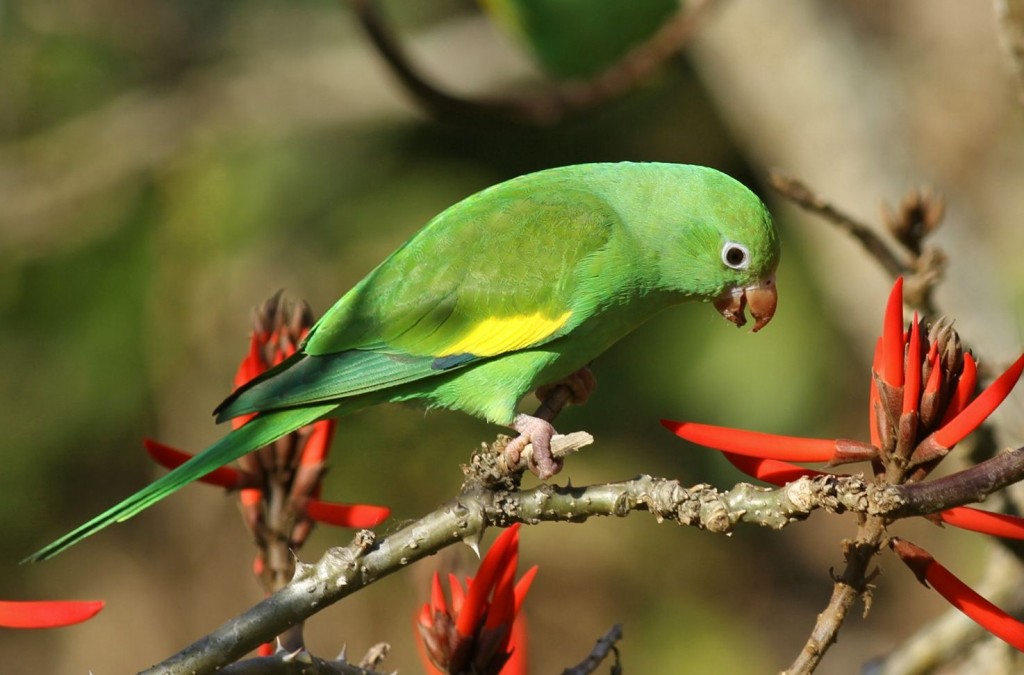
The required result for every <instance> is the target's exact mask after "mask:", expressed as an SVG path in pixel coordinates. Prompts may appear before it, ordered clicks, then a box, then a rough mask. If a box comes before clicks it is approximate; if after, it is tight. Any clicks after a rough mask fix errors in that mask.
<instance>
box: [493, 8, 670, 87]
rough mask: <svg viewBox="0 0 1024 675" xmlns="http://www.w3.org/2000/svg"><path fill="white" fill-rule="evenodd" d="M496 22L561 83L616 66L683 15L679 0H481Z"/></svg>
mask: <svg viewBox="0 0 1024 675" xmlns="http://www.w3.org/2000/svg"><path fill="white" fill-rule="evenodd" d="M480 4H481V5H482V6H483V7H484V9H485V10H486V11H487V13H488V14H489V15H490V16H491V18H492V19H493V20H494V21H495V23H497V24H498V25H499V26H501V27H502V29H504V30H505V31H506V32H508V33H510V34H511V35H513V36H514V37H515V38H516V39H518V40H519V41H520V42H522V43H524V45H525V46H526V47H527V48H528V49H529V50H530V52H531V53H532V54H533V56H534V58H535V59H536V60H537V62H538V63H539V64H540V66H541V67H542V68H543V69H544V71H545V72H547V73H548V74H550V75H553V76H554V77H556V78H558V79H572V78H586V77H591V76H593V75H596V74H598V73H599V72H601V71H602V70H604V69H606V68H608V67H609V66H612V65H614V64H615V63H617V62H618V61H619V60H620V59H622V58H623V57H624V56H625V55H626V54H628V53H629V51H630V50H632V49H634V48H635V47H637V46H639V45H640V44H642V43H643V42H645V41H646V40H648V39H650V37H651V36H652V35H654V33H655V32H657V30H658V29H659V28H661V27H662V26H663V25H664V24H665V23H666V22H667V21H668V19H669V18H670V17H671V16H672V15H673V14H675V13H676V12H678V11H679V8H680V4H681V3H680V1H679V0H630V1H629V2H623V0H480Z"/></svg>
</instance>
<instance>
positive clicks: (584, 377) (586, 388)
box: [535, 366, 597, 405]
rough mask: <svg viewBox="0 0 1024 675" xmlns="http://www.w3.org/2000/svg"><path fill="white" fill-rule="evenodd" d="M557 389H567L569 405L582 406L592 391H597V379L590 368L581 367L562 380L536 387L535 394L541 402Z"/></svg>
mask: <svg viewBox="0 0 1024 675" xmlns="http://www.w3.org/2000/svg"><path fill="white" fill-rule="evenodd" d="M558 387H567V388H568V389H569V394H570V398H569V403H572V404H573V405H583V404H584V403H586V402H587V399H589V398H590V395H591V394H592V393H593V392H594V390H595V389H597V378H596V377H594V373H593V372H592V371H591V370H590V368H587V367H586V366H583V367H582V368H580V369H579V370H577V371H576V372H575V373H573V374H572V375H570V376H569V377H567V378H565V379H564V380H559V381H558V382H554V383H552V384H546V385H544V386H542V387H537V391H536V392H535V394H536V396H537V398H539V399H540V400H541V401H546V400H547V399H548V397H549V396H550V395H552V394H553V393H554V392H555V389H557V388H558Z"/></svg>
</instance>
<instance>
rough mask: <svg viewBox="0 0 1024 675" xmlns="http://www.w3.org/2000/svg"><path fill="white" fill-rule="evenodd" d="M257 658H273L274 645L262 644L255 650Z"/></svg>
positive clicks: (271, 643)
mask: <svg viewBox="0 0 1024 675" xmlns="http://www.w3.org/2000/svg"><path fill="white" fill-rule="evenodd" d="M256 655H257V656H273V655H274V643H273V642H264V643H263V644H261V645H260V646H259V647H257V648H256Z"/></svg>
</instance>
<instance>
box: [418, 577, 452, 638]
mask: <svg viewBox="0 0 1024 675" xmlns="http://www.w3.org/2000/svg"><path fill="white" fill-rule="evenodd" d="M423 609H427V606H426V605H424V606H423ZM430 610H432V611H430V612H429V618H430V622H429V623H424V622H423V621H422V620H421V621H420V623H423V625H425V626H431V625H433V623H434V612H441V613H442V614H445V613H447V612H448V603H446V602H445V600H444V589H443V588H441V575H439V574H438V573H437V572H434V577H433V579H431V582H430Z"/></svg>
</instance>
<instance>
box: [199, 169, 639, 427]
mask: <svg viewBox="0 0 1024 675" xmlns="http://www.w3.org/2000/svg"><path fill="white" fill-rule="evenodd" d="M538 178H546V179H547V180H538ZM619 222H620V221H619V219H618V216H617V214H616V213H615V212H614V211H613V210H612V209H611V208H610V207H609V206H608V204H607V203H606V202H605V201H603V200H602V199H600V198H599V197H597V196H596V195H594V194H593V193H592V192H589V191H586V190H583V189H581V188H580V187H579V186H578V184H577V185H574V184H573V182H572V176H571V175H565V176H563V175H555V176H552V175H547V176H544V174H541V175H540V176H539V177H538V176H527V177H525V178H524V179H517V180H513V181H510V182H508V183H504V184H501V185H499V186H496V187H494V188H491V189H489V190H485V191H484V192H481V193H479V194H477V195H475V196H473V197H471V198H469V199H467V200H465V201H463V202H460V203H459V204H457V205H455V206H453V207H452V208H450V209H448V210H447V211H445V212H444V213H442V214H441V215H439V216H438V217H437V218H435V219H434V220H433V221H431V222H430V223H429V224H428V225H427V226H426V227H425V228H424V229H423V230H421V231H420V232H419V233H418V234H417V235H416V236H415V237H413V238H412V239H410V240H409V241H408V242H406V244H405V245H404V246H402V247H401V248H400V249H399V250H398V251H396V252H395V253H394V254H393V255H392V256H391V257H389V258H388V259H387V260H385V261H384V262H383V263H382V264H381V265H380V266H378V267H377V268H376V269H375V270H373V272H371V273H370V274H369V275H368V276H367V277H366V278H365V279H363V280H362V281H361V282H360V283H359V284H358V285H357V286H356V287H355V288H353V289H352V290H351V291H350V292H349V293H347V294H346V295H345V296H344V297H343V298H342V299H341V300H339V301H338V303H337V304H335V305H334V307H332V308H331V309H330V310H329V311H328V312H327V313H326V314H325V315H324V316H323V317H322V318H321V319H320V321H319V322H318V323H317V324H316V326H314V327H313V329H312V330H311V331H310V335H309V337H308V339H307V341H306V343H305V345H304V347H303V350H302V353H301V354H299V355H297V356H296V357H294V359H293V360H291V361H290V362H285V363H284V364H282V365H281V366H280V367H278V368H276V369H274V370H272V371H269V372H268V373H266V374H265V375H264V376H263V377H261V378H258V380H257V381H255V382H253V383H251V384H250V385H248V386H246V387H243V388H242V389H240V390H239V391H238V392H236V394H235V395H233V396H232V397H231V398H230V399H228V400H227V401H225V403H224V404H222V406H221V407H220V408H219V409H218V414H219V419H224V418H228V417H233V416H236V415H240V414H244V413H247V412H253V411H258V410H270V409H276V408H281V407H294V406H302V405H310V404H314V403H321V402H325V401H335V400H338V399H341V398H347V397H352V396H358V395H361V394H365V393H369V392H373V391H380V390H382V389H388V388H391V387H395V386H398V385H401V384H405V383H409V382H413V381H417V380H422V379H426V378H431V377H435V376H437V375H439V374H442V373H445V372H447V371H450V370H452V369H455V368H461V367H465V366H467V365H470V364H473V363H476V362H479V361H480V360H482V359H487V358H492V357H495V356H498V355H501V354H507V353H511V352H515V351H519V350H523V349H530V348H532V347H536V346H538V345H541V344H544V343H546V342H549V341H551V340H554V339H557V338H558V337H561V336H563V335H566V334H567V333H569V332H570V331H572V330H573V328H575V327H576V326H578V325H579V324H580V323H581V322H582V321H583V320H585V319H586V318H588V317H589V316H590V315H591V314H592V313H593V311H594V309H595V307H597V306H598V305H599V304H600V303H601V302H602V301H603V300H605V299H606V298H605V297H604V296H606V295H608V294H610V293H612V292H614V285H613V284H611V283H610V281H607V280H606V283H604V284H595V283H593V279H594V277H595V276H598V275H601V274H603V273H605V272H606V270H605V269H604V267H605V266H606V265H605V262H606V261H604V258H605V257H606V256H605V255H604V254H605V253H606V252H607V251H608V250H609V248H610V244H611V242H612V240H613V239H614V238H615V236H616V233H618V232H619V228H618V227H617V225H618V224H619ZM598 289H604V290H605V291H606V292H600V291H599V290H598Z"/></svg>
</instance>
